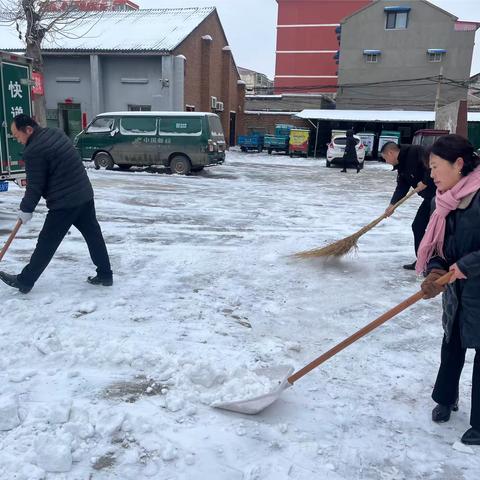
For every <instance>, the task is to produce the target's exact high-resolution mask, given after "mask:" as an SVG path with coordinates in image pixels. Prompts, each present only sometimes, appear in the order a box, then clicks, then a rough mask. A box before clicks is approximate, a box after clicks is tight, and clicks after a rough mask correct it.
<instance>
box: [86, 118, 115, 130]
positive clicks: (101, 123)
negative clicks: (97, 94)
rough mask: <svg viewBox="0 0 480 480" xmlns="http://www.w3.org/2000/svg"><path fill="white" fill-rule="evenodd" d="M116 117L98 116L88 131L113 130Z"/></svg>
mask: <svg viewBox="0 0 480 480" xmlns="http://www.w3.org/2000/svg"><path fill="white" fill-rule="evenodd" d="M114 123H115V119H114V118H112V117H99V118H96V119H95V120H94V121H93V122H92V123H91V124H90V125H89V126H88V128H87V133H102V132H111V131H112V130H113V125H114Z"/></svg>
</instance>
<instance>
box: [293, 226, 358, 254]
mask: <svg viewBox="0 0 480 480" xmlns="http://www.w3.org/2000/svg"><path fill="white" fill-rule="evenodd" d="M361 235H362V233H360V232H357V233H354V234H353V235H350V236H349V237H346V238H342V239H341V240H337V241H336V242H334V243H331V244H329V245H326V246H325V247H320V248H314V249H312V250H306V251H305V252H299V253H296V254H294V255H293V256H294V257H296V258H311V257H337V258H338V257H343V256H344V255H347V253H350V252H351V251H352V250H356V249H357V241H358V239H359V238H360V237H361Z"/></svg>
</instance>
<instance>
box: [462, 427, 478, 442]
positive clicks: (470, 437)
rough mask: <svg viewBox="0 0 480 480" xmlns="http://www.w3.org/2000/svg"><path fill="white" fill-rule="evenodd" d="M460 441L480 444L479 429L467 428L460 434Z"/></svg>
mask: <svg viewBox="0 0 480 480" xmlns="http://www.w3.org/2000/svg"><path fill="white" fill-rule="evenodd" d="M461 442H462V443H464V444H465V445H480V430H476V429H475V428H469V429H468V430H467V431H466V432H465V433H464V434H463V435H462V438H461Z"/></svg>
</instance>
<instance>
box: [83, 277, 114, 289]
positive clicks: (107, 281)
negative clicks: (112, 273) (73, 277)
mask: <svg viewBox="0 0 480 480" xmlns="http://www.w3.org/2000/svg"><path fill="white" fill-rule="evenodd" d="M87 282H88V283H91V284H92V285H103V286H104V287H111V286H112V285H113V278H102V277H99V276H98V275H95V276H94V277H88V278H87Z"/></svg>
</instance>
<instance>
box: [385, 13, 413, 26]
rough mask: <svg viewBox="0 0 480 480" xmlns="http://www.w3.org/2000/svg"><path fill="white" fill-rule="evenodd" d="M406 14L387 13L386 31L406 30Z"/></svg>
mask: <svg viewBox="0 0 480 480" xmlns="http://www.w3.org/2000/svg"><path fill="white" fill-rule="evenodd" d="M407 25H408V12H397V11H393V12H387V24H386V27H385V28H386V29H387V30H400V29H405V28H407Z"/></svg>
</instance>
